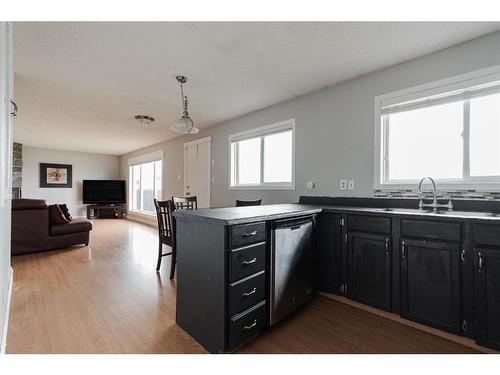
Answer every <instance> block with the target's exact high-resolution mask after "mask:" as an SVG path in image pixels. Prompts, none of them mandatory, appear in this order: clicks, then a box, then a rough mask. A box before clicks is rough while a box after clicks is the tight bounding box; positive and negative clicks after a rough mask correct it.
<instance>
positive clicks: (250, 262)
mask: <svg viewBox="0 0 500 375" xmlns="http://www.w3.org/2000/svg"><path fill="white" fill-rule="evenodd" d="M255 262H257V258H253V259H252V260H244V261H243V262H241V264H243V265H244V266H246V265H248V264H252V263H255Z"/></svg>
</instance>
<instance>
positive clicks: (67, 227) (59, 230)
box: [50, 217, 92, 236]
mask: <svg viewBox="0 0 500 375" xmlns="http://www.w3.org/2000/svg"><path fill="white" fill-rule="evenodd" d="M91 230H92V222H91V221H90V220H87V219H85V218H83V217H74V218H73V220H71V221H70V222H69V223H66V224H54V225H51V226H50V234H51V235H53V236H58V235H61V234H70V233H78V232H89V231H91Z"/></svg>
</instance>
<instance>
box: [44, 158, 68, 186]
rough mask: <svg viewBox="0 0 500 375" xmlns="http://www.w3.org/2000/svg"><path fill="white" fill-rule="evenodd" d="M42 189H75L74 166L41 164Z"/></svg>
mask: <svg viewBox="0 0 500 375" xmlns="http://www.w3.org/2000/svg"><path fill="white" fill-rule="evenodd" d="M40 187H42V188H46V187H55V188H70V187H73V166H72V165H70V164H52V163H40Z"/></svg>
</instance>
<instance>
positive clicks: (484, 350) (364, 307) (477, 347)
mask: <svg viewBox="0 0 500 375" xmlns="http://www.w3.org/2000/svg"><path fill="white" fill-rule="evenodd" d="M319 294H320V295H322V296H324V297H326V298H329V299H332V300H334V301H338V302H341V303H345V304H346V305H350V306H353V307H356V308H358V309H361V310H365V311H368V312H370V313H372V314H375V315H378V316H381V317H383V318H387V319H390V320H392V321H395V322H398V323H401V324H404V325H406V326H408V327H412V328H416V329H418V330H420V331H424V332H427V333H430V334H432V335H435V336H439V337H441V338H444V339H446V340H450V341H453V342H456V343H457V344H460V345H463V346H466V347H468V348H471V349H474V350H477V351H479V352H481V353H488V354H499V352H497V351H496V350H493V349H489V348H485V347H484V346H480V345H477V344H476V342H475V341H474V340H472V339H469V338H467V337H462V336H457V335H454V334H453V333H449V332H445V331H441V330H440V329H436V328H432V327H428V326H425V325H423V324H420V323H416V322H412V321H411V320H407V319H404V318H402V317H400V316H399V315H396V314H393V313H390V312H387V311H383V310H380V309H377V308H375V307H371V306H367V305H364V304H362V303H359V302H356V301H353V300H350V299H348V298H346V297H342V296H338V295H336V294H330V293H324V292H319Z"/></svg>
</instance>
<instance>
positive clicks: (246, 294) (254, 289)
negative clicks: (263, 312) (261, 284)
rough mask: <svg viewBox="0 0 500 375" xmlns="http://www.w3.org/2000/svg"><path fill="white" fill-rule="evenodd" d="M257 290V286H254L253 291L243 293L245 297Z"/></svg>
mask: <svg viewBox="0 0 500 375" xmlns="http://www.w3.org/2000/svg"><path fill="white" fill-rule="evenodd" d="M256 291H257V288H253V290H252V291H251V292H245V293H243V294H242V296H243V297H248V296H251V295H252V294H254V293H255V292H256Z"/></svg>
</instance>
